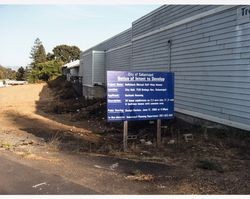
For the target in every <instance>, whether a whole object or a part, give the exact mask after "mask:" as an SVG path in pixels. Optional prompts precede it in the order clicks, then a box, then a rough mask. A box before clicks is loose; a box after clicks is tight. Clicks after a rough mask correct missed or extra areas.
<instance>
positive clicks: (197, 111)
mask: <svg viewBox="0 0 250 199" xmlns="http://www.w3.org/2000/svg"><path fill="white" fill-rule="evenodd" d="M107 70H125V71H126V70H128V71H173V72H175V111H176V112H178V113H182V114H186V115H191V116H195V117H198V118H202V119H206V120H210V121H214V122H218V123H222V124H225V125H229V126H233V127H237V128H241V129H245V130H250V6H229V5H226V6H219V5H164V6H161V7H160V8H158V9H156V10H154V11H153V12H151V13H149V14H147V15H145V16H143V17H141V18H140V19H138V20H136V21H134V22H133V23H132V27H131V28H130V29H128V30H125V31H124V32H122V33H120V34H118V35H116V36H114V37H112V38H110V39H108V40H106V41H104V42H102V43H100V44H98V45H96V46H94V47H92V48H91V49H88V50H86V51H84V52H82V53H81V60H80V69H79V75H80V76H82V77H83V93H84V95H86V96H101V95H103V93H102V91H101V88H102V87H100V86H98V85H102V84H103V85H105V81H106V71H107Z"/></svg>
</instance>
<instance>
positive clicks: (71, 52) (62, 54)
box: [53, 45, 80, 63]
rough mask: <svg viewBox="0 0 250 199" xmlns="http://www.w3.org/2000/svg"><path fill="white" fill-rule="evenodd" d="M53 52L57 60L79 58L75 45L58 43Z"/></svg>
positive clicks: (67, 60)
mask: <svg viewBox="0 0 250 199" xmlns="http://www.w3.org/2000/svg"><path fill="white" fill-rule="evenodd" d="M53 53H54V55H55V58H56V59H57V60H61V61H63V62H65V63H67V62H70V61H74V60H77V59H79V58H80V49H79V48H78V47H77V46H68V45H59V46H56V47H55V48H54V49H53Z"/></svg>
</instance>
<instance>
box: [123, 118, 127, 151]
mask: <svg viewBox="0 0 250 199" xmlns="http://www.w3.org/2000/svg"><path fill="white" fill-rule="evenodd" d="M127 149H128V121H124V122H123V151H127Z"/></svg>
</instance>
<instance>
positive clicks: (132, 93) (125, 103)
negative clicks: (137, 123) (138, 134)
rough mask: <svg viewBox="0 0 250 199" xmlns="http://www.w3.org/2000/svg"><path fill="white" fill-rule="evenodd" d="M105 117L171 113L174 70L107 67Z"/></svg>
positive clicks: (145, 117) (150, 116)
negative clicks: (117, 69)
mask: <svg viewBox="0 0 250 199" xmlns="http://www.w3.org/2000/svg"><path fill="white" fill-rule="evenodd" d="M107 103H108V104H107V113H108V114H107V117H108V121H109V122H112V121H126V120H127V121H132V120H157V119H171V118H173V117H174V73H170V72H127V71H107Z"/></svg>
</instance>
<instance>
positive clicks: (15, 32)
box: [0, 5, 160, 69]
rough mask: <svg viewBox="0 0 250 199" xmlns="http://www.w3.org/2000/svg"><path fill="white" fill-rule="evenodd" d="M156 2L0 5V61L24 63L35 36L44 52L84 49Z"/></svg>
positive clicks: (118, 30)
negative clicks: (60, 47) (59, 48)
mask: <svg viewBox="0 0 250 199" xmlns="http://www.w3.org/2000/svg"><path fill="white" fill-rule="evenodd" d="M159 6H160V5H78V6H75V5H0V16H1V17H0V64H1V65H3V66H14V69H16V68H18V67H20V66H26V65H27V64H29V63H30V61H31V60H30V59H29V56H30V55H29V53H30V50H31V47H32V46H33V44H34V41H35V39H36V38H37V37H38V38H40V40H41V41H42V42H43V44H44V47H45V49H46V52H51V51H52V49H53V47H55V46H56V45H60V44H67V45H76V46H78V47H79V48H80V49H81V50H85V49H87V48H89V47H91V46H93V45H95V44H98V43H99V42H101V41H103V40H105V39H108V38H109V37H111V36H114V35H115V34H117V33H119V32H121V31H123V30H125V29H127V28H130V27H131V23H132V22H133V21H134V20H136V19H138V18H140V17H141V16H143V15H145V14H147V13H149V12H150V11H152V10H154V9H156V8H158V7H159Z"/></svg>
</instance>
